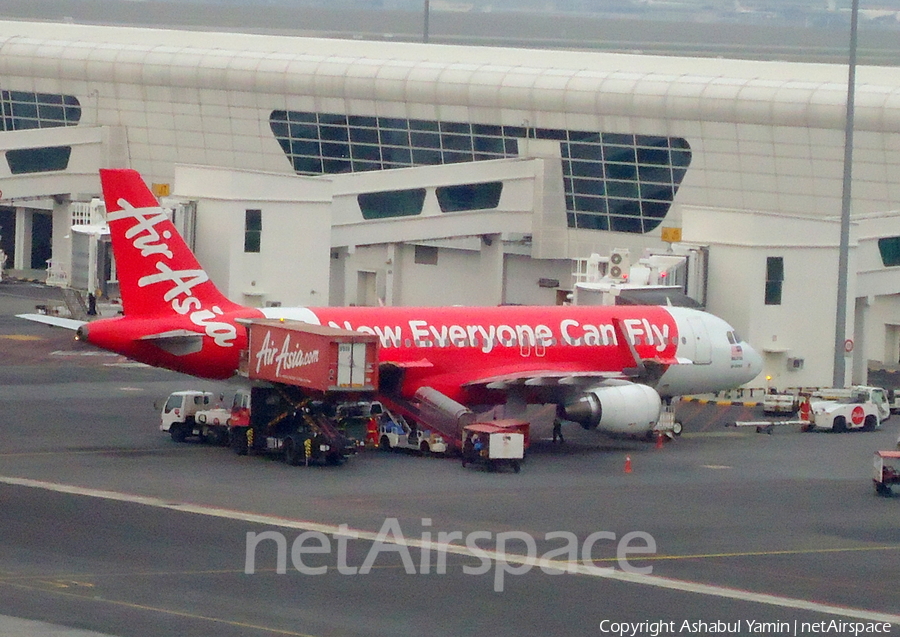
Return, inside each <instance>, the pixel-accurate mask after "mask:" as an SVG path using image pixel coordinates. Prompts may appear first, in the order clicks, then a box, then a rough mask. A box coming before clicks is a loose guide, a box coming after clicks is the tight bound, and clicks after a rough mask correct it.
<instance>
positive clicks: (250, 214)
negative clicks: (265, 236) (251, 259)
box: [244, 210, 262, 252]
mask: <svg viewBox="0 0 900 637" xmlns="http://www.w3.org/2000/svg"><path fill="white" fill-rule="evenodd" d="M261 245H262V210H245V211H244V252H259V251H260V246H261Z"/></svg>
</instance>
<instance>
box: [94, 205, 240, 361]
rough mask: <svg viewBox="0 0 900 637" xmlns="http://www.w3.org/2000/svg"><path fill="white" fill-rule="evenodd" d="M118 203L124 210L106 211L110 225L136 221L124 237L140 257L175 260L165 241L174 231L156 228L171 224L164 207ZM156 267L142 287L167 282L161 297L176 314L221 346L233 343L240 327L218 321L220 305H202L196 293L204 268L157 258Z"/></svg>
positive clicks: (204, 278)
mask: <svg viewBox="0 0 900 637" xmlns="http://www.w3.org/2000/svg"><path fill="white" fill-rule="evenodd" d="M117 203H118V204H119V205H120V206H122V209H121V210H118V211H116V212H110V213H107V218H108V220H109V222H110V224H112V223H115V222H117V221H124V220H126V219H133V220H135V224H134V225H132V226H131V227H130V228H128V230H126V231H125V233H124V236H125V239H127V240H129V241H131V245H132V247H133V248H134V249H135V250H138V251H139V252H140V255H141V257H142V258H144V259H148V258H151V257H153V256H160V257H164V258H165V259H169V260H171V259H173V254H172V250H171V249H170V248H169V245H168V244H167V243H166V242H165V240H166V239H170V238H171V237H172V231H171V230H169V229H168V228H166V229H164V230H163V231H162V233H160V232H158V231H157V229H156V226H157V225H158V224H160V223H166V224H168V223H169V218H168V217H167V216H166V213H165V212H164V211H163V209H162V208H160V207H158V206H155V207H151V208H135V207H134V206H132V205H131V204H130V203H128V201H126V200H125V199H119V200H118V202H117ZM154 268H155V269H156V274H148V275H145V276H142V277H141V278H139V279H138V280H137V286H138V287H139V288H145V287H150V286H154V285H156V284H159V283H168V284H169V288H168V289H167V290H166V291H165V292H164V293H163V296H162V299H163V301H164V302H166V303H168V304H169V305H170V307H171V308H172V310H173V311H174V312H175V313H177V314H180V315H182V316H187V318H188V319H189V320H190V322H191V323H193V324H194V325H196V326H197V327H200V328H202V329H203V332H204V333H205V334H206V335H207V336H208V337H210V338H211V339H213V341H214V342H215V343H216V345H218V346H219V347H232V346H233V345H234V341H235V339H237V327H235V325H233V324H232V323H227V322H225V321H219V320H216V319H217V318H218V317H219V316H222V315H223V314H224V312H223V311H222V309H221V308H220V307H219V306H218V305H213V306H211V307H209V308H205V307H203V301H201V300H200V299H199V298H198V297H197V296H195V295H194V293H193V289H194V288H195V287H196V286H198V285H200V284H201V283H206V282H207V281H209V275H207V274H206V272H204V271H203V270H201V269H192V270H173V269H172V268H171V267H170V266H169V265H168V264H167V263H165V261H164V260H163V259H162V258H160V259H158V260H157V261H156V263H155V264H154Z"/></svg>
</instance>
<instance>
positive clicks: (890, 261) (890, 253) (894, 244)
mask: <svg viewBox="0 0 900 637" xmlns="http://www.w3.org/2000/svg"><path fill="white" fill-rule="evenodd" d="M878 251H879V252H880V253H881V263H882V264H884V267H886V268H890V267H893V266H898V265H900V237H883V238H881V239H879V240H878Z"/></svg>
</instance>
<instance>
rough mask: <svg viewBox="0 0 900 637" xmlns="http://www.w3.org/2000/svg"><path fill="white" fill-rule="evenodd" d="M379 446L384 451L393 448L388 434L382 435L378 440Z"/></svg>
mask: <svg viewBox="0 0 900 637" xmlns="http://www.w3.org/2000/svg"><path fill="white" fill-rule="evenodd" d="M378 448H379V449H381V450H382V451H390V450H391V441H390V440H388V437H387V436H382V437H381V440H379V441H378Z"/></svg>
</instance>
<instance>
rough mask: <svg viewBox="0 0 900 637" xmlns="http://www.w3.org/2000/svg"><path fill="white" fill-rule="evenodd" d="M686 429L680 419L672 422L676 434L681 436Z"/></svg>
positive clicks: (673, 431)
mask: <svg viewBox="0 0 900 637" xmlns="http://www.w3.org/2000/svg"><path fill="white" fill-rule="evenodd" d="M682 431H684V425H682V424H681V421H680V420H676V421H675V422H673V423H672V433H673V434H675V435H676V436H680V435H681V432H682Z"/></svg>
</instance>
